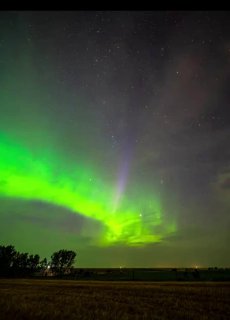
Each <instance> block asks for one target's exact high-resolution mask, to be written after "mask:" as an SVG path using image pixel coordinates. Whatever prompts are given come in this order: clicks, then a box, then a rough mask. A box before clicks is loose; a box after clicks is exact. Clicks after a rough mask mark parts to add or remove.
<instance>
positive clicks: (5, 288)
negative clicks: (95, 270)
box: [0, 279, 230, 320]
mask: <svg viewBox="0 0 230 320" xmlns="http://www.w3.org/2000/svg"><path fill="white" fill-rule="evenodd" d="M229 301H230V283H228V282H225V283H220V282H215V283H210V282H209V283H208V282H193V283H191V282H190V283H189V282H187V283H186V282H179V283H178V282H158V283H156V282H112V281H111V282H106V281H103V282H100V281H70V280H25V279H13V280H12V279H10V280H8V279H1V280H0V310H1V319H4V320H8V319H15V320H21V319H25V320H26V319H47V320H48V319H49V320H52V319H82V320H85V319H110V320H111V319H146V320H147V319H170V320H172V319H183V320H184V319H196V320H197V319H203V320H204V319H209V320H210V319H215V320H216V319H230V304H229Z"/></svg>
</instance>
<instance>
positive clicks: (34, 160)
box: [0, 133, 176, 246]
mask: <svg viewBox="0 0 230 320" xmlns="http://www.w3.org/2000/svg"><path fill="white" fill-rule="evenodd" d="M50 150H52V148H51V149H50ZM50 150H49V152H46V151H45V150H43V151H42V152H41V151H40V154H37V153H36V155H34V153H33V152H32V151H31V150H29V149H28V147H26V146H24V145H23V144H20V143H15V142H14V141H13V140H12V139H11V138H9V137H8V136H7V135H5V134H3V133H1V134H0V176H1V181H0V195H1V197H11V198H16V199H23V200H28V201H33V200H39V201H43V202H45V203H50V204H53V205H57V206H61V207H65V208H68V209H69V210H71V211H72V212H75V213H76V214H81V215H83V216H85V217H88V218H92V219H95V220H97V221H99V222H100V223H102V224H103V225H104V227H105V228H103V231H102V234H101V235H100V239H98V244H99V245H103V246H108V245H112V244H116V243H123V244H126V245H144V244H146V243H154V242H160V241H161V240H162V239H163V238H164V237H165V236H167V235H168V234H171V233H172V232H175V231H176V224H175V221H168V218H167V221H165V217H164V214H163V210H162V207H161V203H160V200H159V199H157V198H156V197H154V196H153V195H152V194H148V192H147V189H146V188H142V192H141V193H138V195H137V192H136V194H135V196H133V194H134V193H135V192H134V193H133V190H135V186H133V190H130V188H129V190H125V192H124V194H123V195H122V197H121V198H120V199H119V203H118V204H117V203H116V210H113V208H114V193H115V192H116V188H115V189H114V188H111V186H110V185H108V183H106V182H103V181H102V180H101V178H99V175H98V174H97V172H96V170H95V168H89V167H87V166H85V165H84V164H82V163H77V164H75V165H73V164H72V165H71V167H69V164H68V167H67V164H66V163H65V164H64V163H62V161H60V159H61V157H60V156H59V158H58V157H57V155H56V154H53V155H52V156H50ZM54 159H56V160H55V161H54ZM57 159H59V160H57ZM63 162H64V161H63ZM138 190H139V189H138ZM136 191H137V190H136Z"/></svg>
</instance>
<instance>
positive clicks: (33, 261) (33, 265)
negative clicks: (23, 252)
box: [27, 254, 40, 273]
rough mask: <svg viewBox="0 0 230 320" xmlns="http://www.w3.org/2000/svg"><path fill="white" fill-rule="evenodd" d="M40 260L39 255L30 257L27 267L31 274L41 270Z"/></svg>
mask: <svg viewBox="0 0 230 320" xmlns="http://www.w3.org/2000/svg"><path fill="white" fill-rule="evenodd" d="M39 260H40V257H39V255H38V254H35V255H32V254H31V255H30V256H29V258H28V263H27V267H28V269H29V272H30V273H33V272H35V271H37V270H38V269H39Z"/></svg>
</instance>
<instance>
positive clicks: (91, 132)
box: [0, 11, 230, 267]
mask: <svg viewBox="0 0 230 320" xmlns="http://www.w3.org/2000/svg"><path fill="white" fill-rule="evenodd" d="M0 27H1V28H0V49H1V51H0V70H1V74H0V88H1V90H0V239H1V242H2V244H13V245H15V246H17V248H18V249H19V250H25V251H30V252H36V253H39V254H40V255H41V256H42V255H49V254H50V253H52V252H53V251H54V250H57V249H61V248H67V249H74V250H76V251H77V252H78V253H79V260H78V261H77V264H78V265H79V266H84V267H91V266H95V267H96V266H101V267H107V266H109V267H117V266H120V265H126V266H137V267H138V266H144V267H150V266H175V265H182V266H187V265H200V266H208V265H212V264H213V265H227V264H228V263H229V262H230V261H229V257H228V256H227V254H226V253H227V252H228V248H227V242H228V241H229V240H230V239H229V232H228V228H229V227H230V224H229V222H230V220H229V209H230V208H229V204H230V202H229V179H230V171H229V170H230V162H229V158H230V157H229V146H228V144H229V143H228V140H229V136H230V135H229V133H230V132H229V126H228V124H229V107H228V106H229V100H230V99H229V98H230V97H229V92H228V80H229V74H230V73H229V71H230V60H229V57H230V56H229V52H230V47H229V44H230V41H229V35H228V32H227V30H229V13H224V12H191V13H189V12H167V11H165V12H163V11H162V12H151V11H150V12H129V11H124V12H122V11H121V12H109V11H105V12H99V11H95V12H93V11H92V12H86V11H85V12H84V11H79V12H77V11H75V12H74V11H73V12H52V11H50V12H45V11H44V12H29V11H28V12H23V11H19V12H13V11H12V12H1V14H0ZM180 30H185V31H186V32H185V33H183V34H181V32H180ZM95 257H96V258H95Z"/></svg>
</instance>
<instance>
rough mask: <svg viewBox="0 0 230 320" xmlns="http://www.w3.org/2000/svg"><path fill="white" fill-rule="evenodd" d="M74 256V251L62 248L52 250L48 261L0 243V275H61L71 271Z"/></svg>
mask: <svg viewBox="0 0 230 320" xmlns="http://www.w3.org/2000/svg"><path fill="white" fill-rule="evenodd" d="M75 258H76V252H74V251H72V250H65V249H62V250H59V251H57V252H54V253H53V254H52V256H51V260H50V261H48V260H47V259H46V258H44V259H42V260H41V259H40V256H39V255H38V254H34V255H33V254H29V253H27V252H26V253H24V252H19V251H17V250H16V249H15V247H14V246H12V245H8V246H2V245H0V276H1V277H18V276H33V275H35V274H40V275H46V274H47V272H52V274H53V275H63V274H66V273H69V272H70V271H71V268H72V267H73V264H74V261H75Z"/></svg>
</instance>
